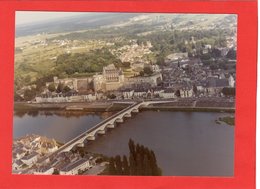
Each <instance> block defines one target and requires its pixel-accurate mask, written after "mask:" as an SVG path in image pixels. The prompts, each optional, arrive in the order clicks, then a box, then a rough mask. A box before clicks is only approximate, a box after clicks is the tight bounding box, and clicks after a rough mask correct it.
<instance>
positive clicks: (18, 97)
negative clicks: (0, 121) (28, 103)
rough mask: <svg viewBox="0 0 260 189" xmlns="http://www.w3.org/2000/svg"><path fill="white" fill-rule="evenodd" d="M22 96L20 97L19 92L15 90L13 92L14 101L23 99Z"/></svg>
mask: <svg viewBox="0 0 260 189" xmlns="http://www.w3.org/2000/svg"><path fill="white" fill-rule="evenodd" d="M23 100H24V99H23V97H21V96H20V95H19V94H17V93H16V92H15V93H14V101H15V102H20V101H23Z"/></svg>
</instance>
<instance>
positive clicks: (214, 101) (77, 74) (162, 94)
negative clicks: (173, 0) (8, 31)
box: [13, 15, 237, 175]
mask: <svg viewBox="0 0 260 189" xmlns="http://www.w3.org/2000/svg"><path fill="white" fill-rule="evenodd" d="M148 18H149V19H151V20H152V24H153V25H154V26H153V27H151V29H150V30H145V31H143V30H142V29H140V32H139V33H137V34H135V35H134V34H132V33H131V32H129V31H128V30H126V29H124V27H123V26H114V25H113V26H109V27H104V28H102V29H97V30H94V31H93V30H87V31H81V32H78V33H77V32H76V33H65V34H64V33H62V34H61V35H59V34H55V35H53V34H46V33H44V32H43V33H40V34H37V35H36V36H33V38H32V40H31V41H29V42H28V41H26V42H23V43H22V42H21V43H17V46H16V49H15V50H16V67H15V91H14V101H15V109H16V107H18V106H19V105H21V104H22V105H23V106H26V107H27V108H28V107H29V108H30V107H31V108H32V107H38V108H42V107H43V106H46V107H54V106H55V107H59V106H61V105H63V104H65V105H66V106H65V110H76V111H80V110H83V109H84V107H85V109H87V108H88V107H90V105H92V106H93V107H95V106H97V104H102V105H105V106H106V108H105V109H104V111H107V110H108V108H109V107H112V106H113V105H114V104H116V103H122V104H124V103H125V104H128V105H129V104H130V105H131V106H135V105H136V106H137V105H138V103H144V104H145V103H147V104H149V105H148V106H147V107H143V109H145V108H156V109H158V110H159V109H160V108H161V109H163V108H165V109H167V110H169V109H171V108H172V109H175V110H176V109H178V108H179V109H180V110H183V109H182V108H188V109H190V110H191V111H193V110H199V109H201V108H202V109H203V108H205V109H206V110H209V111H212V110H218V111H220V112H221V111H224V110H231V112H234V108H235V89H236V63H237V60H236V51H237V41H236V37H237V36H236V35H237V34H236V23H233V22H235V21H234V18H233V17H232V16H227V17H223V18H221V19H220V20H218V19H217V21H215V20H214V22H212V23H211V24H209V23H208V20H207V19H202V18H200V19H199V20H196V19H195V20H193V21H190V22H188V23H189V24H186V25H185V24H179V25H178V24H176V25H174V24H173V23H170V22H172V20H171V19H169V18H167V17H166V18H164V17H163V16H162V17H158V16H156V17H155V16H151V18H150V17H149V16H148V17H147V16H143V15H141V16H137V17H134V18H131V19H130V21H129V23H131V24H132V22H134V23H135V22H137V21H138V22H140V21H141V22H142V21H145V20H146V19H148ZM222 19H223V20H224V21H223V20H222ZM173 20H174V19H173ZM149 22H150V20H149ZM203 22H205V23H207V24H206V25H204V26H203V27H200V23H203ZM159 23H163V24H162V25H160V24H159ZM223 23H225V24H223ZM222 24H223V27H225V29H223V31H222V30H221V29H219V28H220V27H222ZM130 26H131V27H133V26H132V25H130ZM130 26H129V27H130ZM117 27H118V28H117ZM131 27H130V28H131ZM134 27H135V25H134ZM134 27H133V28H134ZM149 27H150V26H149ZM111 28H116V31H118V33H120V32H122V33H123V32H129V33H130V34H131V35H130V34H129V33H127V35H126V36H128V37H125V36H124V35H122V34H121V33H120V34H117V32H115V30H114V29H111ZM102 32H104V33H105V34H106V35H105V34H104V36H105V37H104V36H103V34H100V33H102ZM94 34H95V35H97V36H99V35H101V37H100V38H98V37H93V36H95V35H94ZM108 34H109V36H112V37H107V35H108ZM113 35H115V36H113ZM121 35H122V36H121ZM46 36H49V38H48V37H46ZM50 36H51V37H50ZM129 36H130V37H129ZM90 37H93V39H89V38H90ZM35 38H36V39H35ZM41 51H42V52H46V55H42V54H41ZM49 51H55V52H56V53H51V54H48V52H49ZM32 52H35V53H32ZM36 52H37V53H38V54H37V53H36ZM36 54H37V56H36V57H35V56H34V55H36ZM25 57H27V58H25ZM40 61H41V63H42V64H43V65H48V66H49V67H47V66H46V67H47V68H46V69H45V70H44V72H43V71H39V70H38V71H35V70H37V64H36V63H37V62H40ZM42 72H43V73H44V74H42ZM148 102H149V103H148ZM150 102H151V103H150ZM157 102H159V103H158V104H157ZM166 102H167V103H166ZM135 103H136V104H135ZM160 103H161V104H160ZM131 106H129V107H130V108H131ZM129 107H128V108H129ZM138 108H139V106H138ZM138 108H135V109H133V110H132V109H131V111H133V112H134V111H136V112H138V111H139V109H138ZM196 108H197V109H196ZM207 108H208V109H207ZM124 110H125V111H126V112H127V111H128V110H127V108H126V109H124V108H121V109H120V111H124ZM203 110H204V109H203ZM120 111H119V110H118V112H119V113H120ZM131 111H130V113H129V112H127V114H125V112H123V113H122V115H123V114H124V115H123V116H130V117H131ZM115 120H116V119H115ZM115 122H117V121H115ZM113 124H114V123H113ZM113 124H112V126H111V124H110V127H111V128H114V126H113ZM93 126H94V125H93ZM104 132H105V131H104ZM102 134H104V133H102ZM89 140H92V139H89ZM93 140H95V139H93ZM73 145H74V143H73ZM62 146H63V147H64V146H65V144H61V143H59V142H57V141H55V140H54V139H48V138H44V137H42V136H38V135H28V136H25V137H23V138H20V139H16V140H14V144H13V172H14V173H17V174H60V175H78V174H94V175H98V174H102V172H103V171H104V170H105V169H106V168H107V165H108V164H109V160H108V158H107V157H105V156H103V155H100V154H95V153H90V152H87V151H86V148H84V145H83V146H80V145H78V144H77V145H75V147H73V148H72V149H70V150H68V151H61V152H59V153H56V152H57V151H58V149H61V148H62ZM49 156H51V157H49ZM46 157H47V160H46Z"/></svg>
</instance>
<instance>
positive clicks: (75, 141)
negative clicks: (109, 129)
mask: <svg viewBox="0 0 260 189" xmlns="http://www.w3.org/2000/svg"><path fill="white" fill-rule="evenodd" d="M143 104H146V105H148V104H150V103H149V102H136V103H134V104H132V105H131V106H129V107H127V108H125V109H123V110H121V111H119V112H118V113H116V114H114V115H112V116H110V117H109V118H107V119H105V120H103V121H102V122H100V123H98V124H97V125H95V126H94V127H92V128H90V129H88V130H87V131H86V132H84V133H82V134H80V135H79V136H77V137H76V138H74V139H72V140H70V141H69V142H67V143H66V144H64V145H63V146H61V147H60V148H59V149H58V150H56V151H55V152H53V153H51V154H49V155H47V156H45V157H43V158H42V159H40V160H39V161H38V162H37V163H43V162H44V161H46V160H47V161H48V159H51V158H52V157H55V156H56V155H58V154H59V153H61V152H63V151H69V150H71V149H72V148H73V147H74V146H76V145H77V144H78V141H81V140H82V139H84V140H85V139H86V138H87V136H88V135H89V134H90V133H92V132H93V131H96V130H98V129H99V128H100V127H102V126H104V125H106V124H107V123H109V122H110V121H111V120H113V119H116V118H117V117H123V116H122V115H125V113H126V112H128V111H129V110H131V111H132V110H133V109H137V110H138V109H139V107H140V106H141V105H143ZM71 146H73V147H71Z"/></svg>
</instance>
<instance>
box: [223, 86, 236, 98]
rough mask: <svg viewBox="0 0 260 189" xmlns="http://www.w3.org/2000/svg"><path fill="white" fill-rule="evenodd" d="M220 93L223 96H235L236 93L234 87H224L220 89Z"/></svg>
mask: <svg viewBox="0 0 260 189" xmlns="http://www.w3.org/2000/svg"><path fill="white" fill-rule="evenodd" d="M222 93H223V94H224V95H225V96H235V95H236V88H230V87H224V88H223V89H222Z"/></svg>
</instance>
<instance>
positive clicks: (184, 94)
mask: <svg viewBox="0 0 260 189" xmlns="http://www.w3.org/2000/svg"><path fill="white" fill-rule="evenodd" d="M180 96H181V98H189V97H192V96H193V89H192V88H182V89H180Z"/></svg>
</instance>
